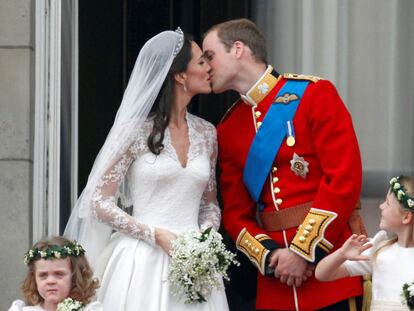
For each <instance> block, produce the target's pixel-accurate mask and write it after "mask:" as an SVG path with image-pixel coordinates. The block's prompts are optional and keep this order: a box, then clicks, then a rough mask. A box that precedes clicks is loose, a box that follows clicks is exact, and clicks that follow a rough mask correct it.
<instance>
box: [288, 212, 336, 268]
mask: <svg viewBox="0 0 414 311" xmlns="http://www.w3.org/2000/svg"><path fill="white" fill-rule="evenodd" d="M336 217H337V214H336V213H334V212H330V211H326V210H321V209H317V208H311V209H310V211H309V213H308V214H307V215H306V218H305V220H304V221H303V223H302V224H301V225H300V226H299V228H298V231H297V232H296V235H295V237H294V238H293V240H292V243H291V244H290V246H289V248H290V250H292V251H294V252H295V253H297V254H298V255H299V256H301V257H303V258H304V259H306V260H307V261H310V262H315V259H316V256H315V250H316V247H320V248H321V249H322V250H323V251H325V252H326V253H329V252H330V251H331V249H332V248H333V245H332V244H331V243H330V242H329V241H328V240H326V239H325V236H324V235H325V230H326V228H327V227H328V226H329V224H330V223H331V222H332V221H333V220H334V219H335V218H336Z"/></svg>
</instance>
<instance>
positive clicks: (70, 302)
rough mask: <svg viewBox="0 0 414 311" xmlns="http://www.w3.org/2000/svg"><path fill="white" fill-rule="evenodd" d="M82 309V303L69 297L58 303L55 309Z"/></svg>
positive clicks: (77, 310)
mask: <svg viewBox="0 0 414 311" xmlns="http://www.w3.org/2000/svg"><path fill="white" fill-rule="evenodd" d="M84 309H85V306H84V304H82V303H81V302H80V301H77V300H74V299H72V298H70V297H69V298H66V299H64V300H62V301H61V302H59V303H58V305H57V308H56V311H82V310H84Z"/></svg>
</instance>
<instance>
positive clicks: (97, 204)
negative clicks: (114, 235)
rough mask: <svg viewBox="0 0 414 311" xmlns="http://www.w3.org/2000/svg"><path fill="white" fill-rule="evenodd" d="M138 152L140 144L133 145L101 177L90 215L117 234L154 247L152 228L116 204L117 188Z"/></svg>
mask: <svg viewBox="0 0 414 311" xmlns="http://www.w3.org/2000/svg"><path fill="white" fill-rule="evenodd" d="M141 145H142V144H141ZM139 150H140V144H139V143H138V142H136V143H134V144H133V145H132V146H131V147H130V148H129V149H128V150H127V152H125V153H124V154H123V155H122V156H121V157H120V159H119V160H118V161H117V162H115V163H114V164H113V165H112V166H111V167H110V168H109V169H108V170H107V171H106V172H105V174H104V176H102V177H101V179H100V180H99V182H98V186H97V187H96V189H95V192H94V194H93V198H92V215H93V216H94V217H95V218H96V219H97V220H98V221H99V222H101V223H104V224H107V225H109V226H110V227H112V228H113V229H115V230H117V231H119V232H122V233H125V234H128V235H130V236H132V237H134V238H136V239H141V240H144V241H146V242H147V243H149V244H151V245H155V235H154V228H152V227H150V226H148V225H146V224H142V223H139V222H138V221H137V219H136V218H135V217H132V216H130V215H129V214H127V213H126V212H124V211H123V210H122V209H121V208H120V207H118V206H117V204H116V197H117V193H118V187H119V185H120V183H121V182H122V180H123V179H124V177H125V175H126V173H127V172H128V169H129V167H130V165H131V164H132V162H133V161H134V160H135V159H136V157H137V154H138V152H139Z"/></svg>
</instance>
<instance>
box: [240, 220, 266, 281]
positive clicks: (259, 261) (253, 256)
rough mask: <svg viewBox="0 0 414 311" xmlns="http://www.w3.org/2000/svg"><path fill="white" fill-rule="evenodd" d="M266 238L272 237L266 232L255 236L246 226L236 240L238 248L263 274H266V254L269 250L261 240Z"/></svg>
mask: <svg viewBox="0 0 414 311" xmlns="http://www.w3.org/2000/svg"><path fill="white" fill-rule="evenodd" d="M266 239H270V237H269V236H267V235H265V234H259V235H258V236H256V237H253V236H252V235H251V234H250V233H249V232H248V231H247V229H246V228H243V230H241V231H240V233H239V236H238V238H237V241H236V247H237V249H238V250H239V251H241V252H243V253H244V254H245V255H246V256H247V257H248V258H249V259H250V261H251V262H252V263H253V264H254V265H255V266H256V267H257V269H259V271H260V273H261V274H263V275H264V274H265V264H266V256H267V254H268V253H269V250H268V249H266V248H265V247H264V246H263V245H262V244H261V243H260V242H261V241H263V240H266Z"/></svg>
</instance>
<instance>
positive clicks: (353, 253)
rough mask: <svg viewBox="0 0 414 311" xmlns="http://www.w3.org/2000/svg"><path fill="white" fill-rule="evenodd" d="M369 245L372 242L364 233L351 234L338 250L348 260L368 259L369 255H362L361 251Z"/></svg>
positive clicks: (370, 245)
mask: <svg viewBox="0 0 414 311" xmlns="http://www.w3.org/2000/svg"><path fill="white" fill-rule="evenodd" d="M371 247H372V243H370V242H369V240H368V238H367V237H366V236H365V235H357V234H353V235H351V236H350V237H349V239H348V240H346V242H345V243H344V245H342V247H341V248H340V249H339V250H338V251H339V252H340V253H341V255H342V256H343V257H344V258H345V259H348V260H369V259H370V258H369V257H367V256H362V255H361V253H362V252H364V251H365V250H367V249H369V248H371Z"/></svg>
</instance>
